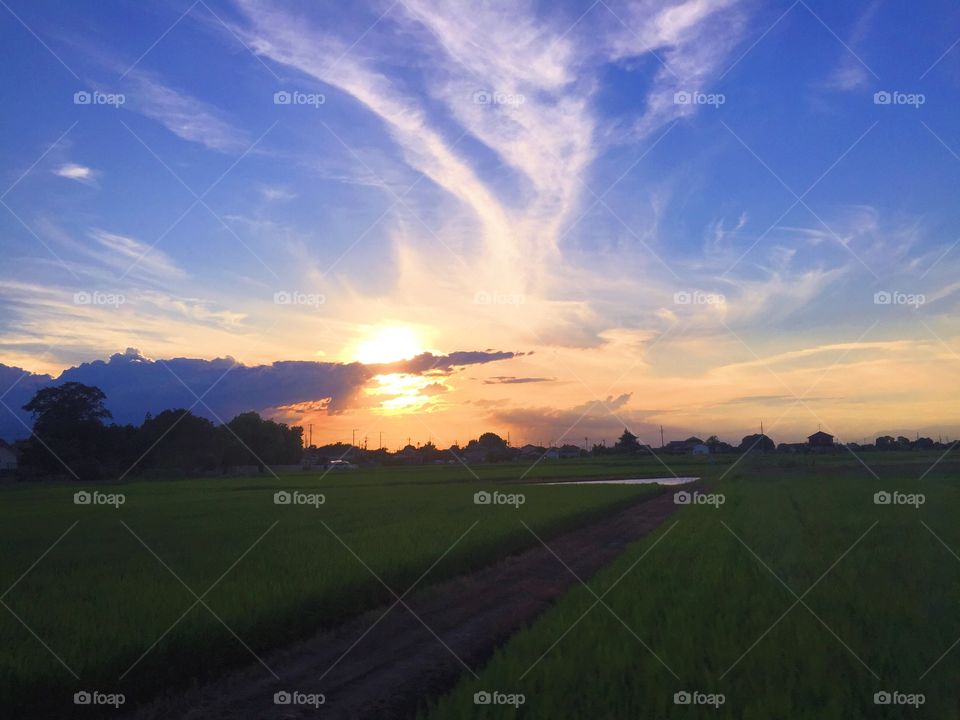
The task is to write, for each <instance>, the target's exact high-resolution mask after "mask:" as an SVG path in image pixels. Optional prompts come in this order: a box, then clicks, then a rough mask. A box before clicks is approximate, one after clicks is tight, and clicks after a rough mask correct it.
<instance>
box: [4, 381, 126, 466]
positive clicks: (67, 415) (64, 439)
mask: <svg viewBox="0 0 960 720" xmlns="http://www.w3.org/2000/svg"><path fill="white" fill-rule="evenodd" d="M106 399H107V396H106V395H105V394H104V393H103V391H102V390H101V389H100V388H98V387H93V386H91V385H84V384H83V383H78V382H68V383H64V384H63V385H55V386H53V387H46V388H43V389H41V390H38V391H37V393H36V395H34V396H33V398H32V399H31V400H30V402H28V403H27V404H26V405H24V406H23V409H24V410H26V411H27V412H30V413H32V414H33V434H32V435H31V436H30V441H29V443H30V444H29V449H28V451H27V454H28V461H27V464H29V465H32V466H33V467H35V468H36V469H37V470H39V471H40V472H42V473H44V474H57V475H60V474H67V475H71V476H73V477H74V478H77V479H79V480H85V481H86V480H95V479H97V478H98V477H99V476H100V474H101V468H102V464H103V460H104V459H105V457H106V454H107V451H108V448H107V447H106V443H105V433H104V426H103V421H104V420H105V419H107V418H110V417H112V416H111V415H110V411H109V410H107V408H106V407H105V406H104V401H105V400H106Z"/></svg>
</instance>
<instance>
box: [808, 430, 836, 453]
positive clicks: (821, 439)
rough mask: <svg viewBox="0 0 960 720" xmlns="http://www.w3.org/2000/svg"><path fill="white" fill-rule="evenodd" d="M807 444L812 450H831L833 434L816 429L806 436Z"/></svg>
mask: <svg viewBox="0 0 960 720" xmlns="http://www.w3.org/2000/svg"><path fill="white" fill-rule="evenodd" d="M807 445H808V446H809V447H810V448H811V449H813V450H824V449H826V450H832V449H833V447H834V445H833V435H831V434H830V433H825V432H823V431H822V430H817V432H815V433H814V434H813V435H811V436H810V437H808V438H807Z"/></svg>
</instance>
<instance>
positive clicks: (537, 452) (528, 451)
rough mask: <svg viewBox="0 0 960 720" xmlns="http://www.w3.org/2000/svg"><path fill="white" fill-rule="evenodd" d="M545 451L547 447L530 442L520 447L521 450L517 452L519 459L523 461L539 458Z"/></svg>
mask: <svg viewBox="0 0 960 720" xmlns="http://www.w3.org/2000/svg"><path fill="white" fill-rule="evenodd" d="M545 451H546V448H542V447H538V446H536V445H531V444H529V443H528V444H526V445H524V446H523V447H522V448H520V451H519V453H518V454H517V459H518V460H522V461H528V460H539V459H540V458H541V456H542V455H543V453H544V452H545Z"/></svg>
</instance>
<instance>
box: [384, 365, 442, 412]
mask: <svg viewBox="0 0 960 720" xmlns="http://www.w3.org/2000/svg"><path fill="white" fill-rule="evenodd" d="M375 380H376V382H377V385H376V387H372V388H369V389H368V390H367V391H366V392H367V394H368V395H371V396H375V397H379V398H383V399H382V400H381V401H380V406H379V408H378V410H377V411H376V412H381V413H383V414H384V415H399V414H402V413H404V412H409V411H412V410H419V409H422V408H423V407H425V406H426V405H427V403H429V402H430V401H431V398H432V397H433V396H434V395H435V394H436V393H437V391H438V390H446V389H447V388H446V386H445V384H444V383H442V382H439V381H437V380H436V379H434V378H429V377H422V376H420V375H408V374H406V373H391V374H389V375H377V377H376V378H375Z"/></svg>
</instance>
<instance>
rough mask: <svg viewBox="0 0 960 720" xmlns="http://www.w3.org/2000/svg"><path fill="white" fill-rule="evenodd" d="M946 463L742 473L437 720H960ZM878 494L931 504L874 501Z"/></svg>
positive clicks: (956, 531) (958, 568) (518, 641)
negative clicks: (887, 698)
mask: <svg viewBox="0 0 960 720" xmlns="http://www.w3.org/2000/svg"><path fill="white" fill-rule="evenodd" d="M954 457H955V456H954ZM935 459H936V457H935V456H921V455H918V454H915V453H906V454H903V455H872V456H867V457H865V460H866V462H867V463H868V464H869V465H870V467H871V468H872V469H873V470H874V471H875V472H876V473H877V474H878V475H879V477H880V479H879V480H877V479H875V478H874V477H873V476H871V475H870V474H869V473H868V472H867V471H866V470H865V469H864V468H863V467H862V466H861V465H860V464H859V463H858V462H857V461H856V460H855V459H853V458H852V457H851V456H849V455H841V456H835V457H815V458H810V457H800V458H795V459H793V460H784V459H783V458H780V457H777V456H771V457H768V458H763V459H759V460H756V461H754V460H748V461H745V462H743V463H741V464H740V465H738V466H737V467H735V468H733V469H732V471H731V472H730V473H729V474H728V475H727V477H725V478H724V479H723V480H722V481H721V482H719V483H712V484H711V488H710V492H718V493H722V494H723V495H724V497H725V502H724V503H723V504H722V505H721V506H720V507H719V508H718V509H715V508H714V507H713V506H710V505H699V506H689V507H686V508H684V509H683V510H682V511H681V512H680V513H679V514H677V515H676V516H675V519H674V520H670V521H668V522H667V523H666V524H665V526H663V527H662V528H661V529H660V530H659V531H658V532H657V533H655V534H654V535H653V536H652V537H650V538H647V539H645V540H644V541H642V542H640V543H637V544H636V545H634V546H633V547H632V548H631V549H630V550H629V551H628V552H627V553H625V554H624V555H623V556H621V557H620V558H619V559H618V561H617V562H615V563H613V564H612V565H611V566H608V567H607V568H605V569H604V570H603V571H602V572H600V573H598V575H597V576H595V577H594V578H593V579H592V581H590V582H589V583H588V585H589V590H588V589H587V588H586V587H584V586H578V587H577V588H576V589H575V590H573V591H571V592H569V593H568V594H567V595H565V596H564V597H563V598H562V600H561V601H560V602H559V603H558V604H557V605H556V606H554V607H553V608H551V610H549V611H548V612H547V613H546V614H545V615H544V616H542V617H541V619H540V620H538V621H537V622H536V623H535V624H534V625H533V626H531V627H530V628H528V629H527V630H524V631H522V632H520V633H518V634H517V635H516V636H514V638H512V639H511V640H510V641H509V642H508V643H507V644H506V645H505V646H504V647H503V648H501V649H500V650H498V651H497V653H496V654H495V656H494V657H493V658H492V659H491V661H490V663H489V664H488V665H487V666H486V667H485V668H484V669H483V670H482V672H481V673H480V679H479V681H474V680H472V679H469V681H463V682H462V683H461V684H460V685H458V687H457V688H456V689H455V690H454V691H453V692H451V693H450V694H449V695H448V696H446V697H444V698H442V699H441V700H440V701H439V702H437V703H435V704H433V705H432V707H431V709H430V711H429V712H428V713H426V714H427V715H428V716H429V717H430V718H431V720H432V719H434V718H437V719H439V718H442V719H443V720H448V719H450V718H477V717H479V718H497V717H512V716H517V717H524V718H544V719H546V718H549V719H550V720H557V719H564V718H570V719H571V720H572V719H574V718H584V717H597V718H601V717H602V718H607V717H611V718H612V717H617V718H626V717H644V718H690V717H714V718H737V719H738V720H739V719H742V720H752V719H758V720H759V719H761V718H762V719H763V720H766V719H768V718H791V719H796V718H811V719H813V718H816V719H818V720H830V719H836V720H841V719H842V720H848V719H850V718H867V717H871V718H882V717H898V718H900V717H936V718H938V719H947V718H958V717H960V688H958V687H957V684H956V681H955V678H956V676H957V674H958V672H960V645H957V646H956V647H952V646H953V644H954V642H955V641H957V639H958V638H960V557H958V554H960V525H958V523H957V518H958V517H960V483H958V480H960V467H958V464H957V462H956V460H953V461H945V462H943V463H941V464H940V465H939V466H937V468H936V469H934V470H933V471H931V472H930V473H929V474H928V475H927V476H926V477H924V478H923V480H922V481H921V480H920V479H919V478H920V476H921V475H922V474H923V473H924V472H925V471H926V469H927V468H928V467H929V466H930V465H931V464H932V463H933V461H934V460H935ZM884 490H885V491H899V492H901V493H905V494H909V493H922V494H923V495H924V500H925V502H924V504H922V505H921V506H919V508H917V507H915V506H913V505H892V504H891V505H878V504H875V502H874V493H876V492H878V491H884ZM674 522H676V524H674ZM941 541H942V542H941ZM948 548H949V549H948ZM608 593H609V594H608ZM597 597H600V598H602V602H598V601H597ZM798 598H799V600H798ZM645 645H646V647H645ZM948 650H949V651H950V652H948ZM944 653H947V654H946V655H945V656H944ZM941 656H943V657H942V659H940V658H941ZM477 692H487V693H491V694H492V693H494V692H497V693H501V694H500V695H497V696H494V695H491V697H494V698H495V702H496V701H497V700H499V701H500V702H501V703H503V702H506V701H509V700H511V699H512V700H513V701H514V702H515V703H516V702H517V701H518V698H517V697H513V698H511V697H510V695H516V694H518V693H519V694H522V695H523V700H524V702H523V704H522V706H520V709H519V711H517V710H516V709H515V707H514V706H511V705H504V704H500V705H497V704H479V705H478V704H476V703H475V693H477ZM682 692H688V693H691V695H692V696H693V694H694V693H700V695H696V696H695V697H696V700H697V701H698V702H699V703H700V704H699V705H697V706H693V705H687V704H677V703H676V702H675V694H676V693H682ZM884 692H886V693H890V694H891V696H893V697H894V700H893V702H894V703H904V702H913V703H919V701H920V698H919V697H916V696H917V695H918V694H922V695H923V701H924V702H923V704H922V705H921V706H920V707H919V710H916V709H915V708H914V707H912V706H910V705H904V704H899V705H896V704H894V705H889V706H887V705H877V704H875V699H874V698H875V693H884ZM895 693H899V695H895ZM720 694H722V696H723V698H722V699H723V703H722V704H719V703H720V697H719V695H720ZM711 695H713V696H714V697H712V698H711V697H710V696H711ZM883 697H884V696H881V699H883ZM481 699H486V697H481ZM679 699H681V700H683V699H686V698H685V697H684V696H680V698H679ZM711 700H712V701H713V702H714V705H708V704H704V703H705V702H707V701H711Z"/></svg>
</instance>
